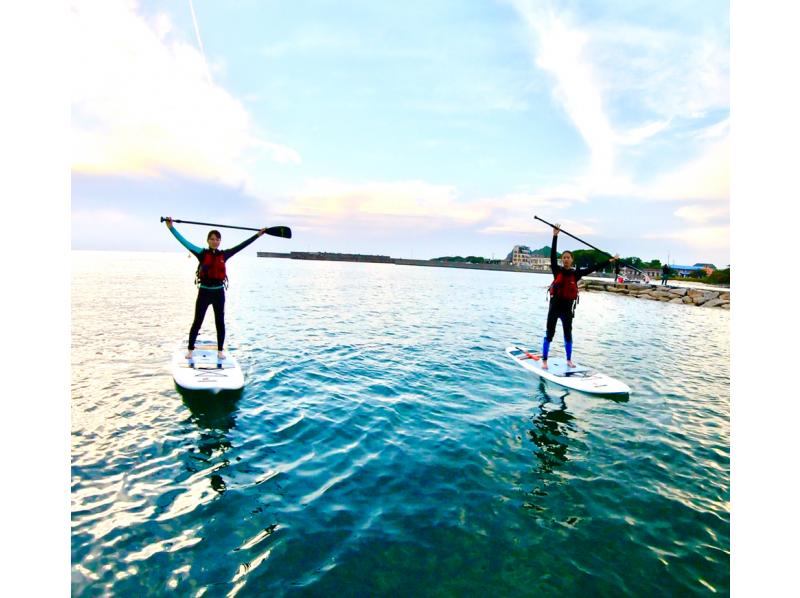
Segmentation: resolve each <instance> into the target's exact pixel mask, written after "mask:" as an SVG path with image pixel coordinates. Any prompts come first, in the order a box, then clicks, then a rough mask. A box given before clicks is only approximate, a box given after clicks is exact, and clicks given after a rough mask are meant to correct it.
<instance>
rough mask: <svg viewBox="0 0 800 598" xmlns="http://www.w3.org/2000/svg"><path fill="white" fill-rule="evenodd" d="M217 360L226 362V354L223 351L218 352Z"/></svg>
mask: <svg viewBox="0 0 800 598" xmlns="http://www.w3.org/2000/svg"><path fill="white" fill-rule="evenodd" d="M217 359H219V360H220V361H222V360H224V359H225V353H223V352H222V351H217Z"/></svg>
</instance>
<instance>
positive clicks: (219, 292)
mask: <svg viewBox="0 0 800 598" xmlns="http://www.w3.org/2000/svg"><path fill="white" fill-rule="evenodd" d="M169 231H170V232H171V233H172V234H173V236H174V237H175V238H176V239H178V241H179V242H180V244H181V245H183V246H184V247H185V248H186V249H188V250H189V252H190V253H191V254H192V255H194V256H195V257H196V258H197V261H198V262H200V266H199V279H200V280H199V284H198V287H199V288H198V289H197V300H196V301H195V306H194V320H193V321H192V326H191V328H190V329H189V345H188V349H189V350H190V351H193V350H194V344H195V342H196V341H197V335H198V334H199V332H200V326H202V325H203V319H204V318H205V315H206V311H208V306H209V305H211V306H212V307H213V308H214V323H215V325H216V328H217V351H222V347H223V345H224V344H225V279H219V278H209V277H208V276H206V275H205V274H207V268H206V269H205V270H204V269H203V255H204V254H205V253H206V252H208V251H211V252H219V253H221V254H222V256H223V258H224V260H225V261H227V260H228V258H230V257H232V256H234V255H235V254H237V253H239V252H240V251H241V250H242V249H244V248H245V247H247V246H248V245H250V243H252V242H253V241H255V240H256V239H257V238H258V233H256V234H255V235H253V236H252V237H249V238H248V239H245V240H244V241H242V242H241V243H239V244H238V245H236V246H234V247H231V248H230V249H222V250H219V249H216V250H212V249H203V248H202V247H198V246H197V245H195V244H193V243H190V242H189V241H187V240H186V239H185V238H184V236H183V235H182V234H180V233H179V232H178V230H177V229H176V228H175V227H174V226H173V227H172V228H170V229H169Z"/></svg>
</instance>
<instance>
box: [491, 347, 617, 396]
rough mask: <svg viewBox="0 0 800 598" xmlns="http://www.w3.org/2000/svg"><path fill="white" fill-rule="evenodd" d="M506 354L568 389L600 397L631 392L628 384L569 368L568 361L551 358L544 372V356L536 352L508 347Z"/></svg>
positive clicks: (602, 375)
mask: <svg viewBox="0 0 800 598" xmlns="http://www.w3.org/2000/svg"><path fill="white" fill-rule="evenodd" d="M506 354H507V355H508V356H509V357H510V358H511V359H513V360H514V362H516V363H517V364H519V365H521V366H522V367H524V368H525V369H526V370H528V371H530V372H533V373H534V374H536V375H537V376H539V377H540V378H543V379H545V380H548V381H549V382H553V383H554V384H559V385H561V386H564V387H566V388H572V389H574V390H579V391H581V392H585V393H589V394H599V395H621V394H630V392H631V389H630V387H629V386H628V385H627V384H625V383H624V382H620V381H619V380H617V379H615V378H612V377H611V376H606V375H605V374H601V373H599V372H596V371H594V370H592V369H591V368H587V367H584V366H581V365H577V364H576V366H577V367H574V368H571V367H569V366H567V361H566V359H562V358H559V357H550V358H549V359H548V360H547V369H546V370H543V369H542V356H541V355H540V354H538V353H536V352H535V351H532V350H530V349H526V348H524V347H517V346H513V347H506Z"/></svg>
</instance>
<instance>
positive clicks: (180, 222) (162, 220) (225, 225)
mask: <svg viewBox="0 0 800 598" xmlns="http://www.w3.org/2000/svg"><path fill="white" fill-rule="evenodd" d="M166 220H167V219H166V218H164V217H163V216H162V217H161V222H165V221H166ZM172 221H173V222H177V223H178V224H199V225H200V226H216V227H218V228H236V229H239V230H254V231H259V230H261V229H260V228H251V227H249V226H232V225H230V224H214V223H212V222H192V221H191V220H178V219H176V218H173V219H172Z"/></svg>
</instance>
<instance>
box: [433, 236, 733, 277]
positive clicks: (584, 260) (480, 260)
mask: <svg viewBox="0 0 800 598" xmlns="http://www.w3.org/2000/svg"><path fill="white" fill-rule="evenodd" d="M531 253H532V254H534V255H540V256H544V257H549V256H550V246H549V245H545V246H544V247H542V248H541V249H536V250H532V251H531ZM556 255H558V257H561V252H556ZM572 257H573V258H574V259H575V265H576V266H577V267H579V268H587V267H589V266H594V265H595V264H600V263H602V262H605V261H606V260H608V257H609V256H608V254H607V253H603V252H602V251H597V250H596V249H576V250H574V251H572ZM431 261H435V262H461V263H470V264H500V263H502V262H503V260H494V259H488V258H484V257H480V256H475V255H468V256H466V257H462V256H460V255H454V256H443V257H436V258H432V260H431ZM620 261H621V262H622V263H623V264H630V265H631V266H633V267H634V268H638V269H640V270H645V269H651V270H652V269H658V270H660V269H661V268H662V267H663V264H662V263H661V260H659V259H652V260H650V261H644V260H643V259H641V258H639V257H636V256H630V257H623V258H620ZM684 280H695V281H699V282H707V283H711V284H730V280H731V269H730V268H725V269H724V270H715V271H713V272H712V273H711V274H706V272H705V270H698V271H697V272H695V273H694V274H693V275H692V276H691V277H690V278H685V279H684Z"/></svg>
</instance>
